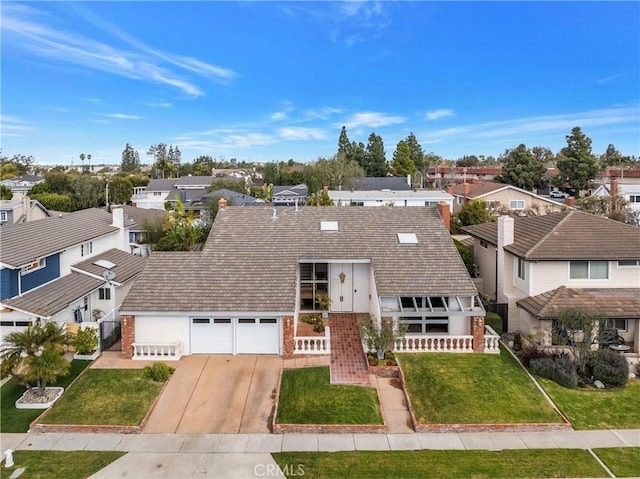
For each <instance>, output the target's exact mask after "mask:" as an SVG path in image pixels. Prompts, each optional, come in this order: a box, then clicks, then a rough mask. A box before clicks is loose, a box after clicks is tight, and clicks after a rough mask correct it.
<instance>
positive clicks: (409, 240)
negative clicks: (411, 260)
mask: <svg viewBox="0 0 640 479" xmlns="http://www.w3.org/2000/svg"><path fill="white" fill-rule="evenodd" d="M398 243H400V244H418V237H417V236H416V234H415V233H398Z"/></svg>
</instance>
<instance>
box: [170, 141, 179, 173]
mask: <svg viewBox="0 0 640 479" xmlns="http://www.w3.org/2000/svg"><path fill="white" fill-rule="evenodd" d="M167 159H168V160H169V164H170V165H172V167H171V169H172V171H175V172H176V173H177V172H179V171H180V163H181V162H182V153H180V149H179V148H178V147H177V146H176V147H173V146H169V152H168V153H167Z"/></svg>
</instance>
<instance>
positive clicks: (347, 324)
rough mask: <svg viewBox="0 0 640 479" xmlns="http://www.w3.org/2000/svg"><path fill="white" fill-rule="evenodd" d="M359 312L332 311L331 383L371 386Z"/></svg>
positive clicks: (330, 322)
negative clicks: (361, 335)
mask: <svg viewBox="0 0 640 479" xmlns="http://www.w3.org/2000/svg"><path fill="white" fill-rule="evenodd" d="M359 317H360V315H358V314H346V313H332V314H331V315H330V317H329V324H330V325H331V365H330V368H329V370H330V377H331V384H352V385H357V386H368V387H369V386H371V383H370V381H369V369H368V367H367V362H366V359H365V356H364V352H363V350H362V341H361V339H360V328H359V327H358V319H359Z"/></svg>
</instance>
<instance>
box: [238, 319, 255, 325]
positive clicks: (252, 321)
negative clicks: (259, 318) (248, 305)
mask: <svg viewBox="0 0 640 479" xmlns="http://www.w3.org/2000/svg"><path fill="white" fill-rule="evenodd" d="M238 324H256V320H255V319H253V318H240V319H238Z"/></svg>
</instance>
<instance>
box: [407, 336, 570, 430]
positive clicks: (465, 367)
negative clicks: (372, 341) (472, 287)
mask: <svg viewBox="0 0 640 479" xmlns="http://www.w3.org/2000/svg"><path fill="white" fill-rule="evenodd" d="M398 356H399V357H400V363H401V365H402V369H403V370H404V374H405V377H406V381H407V389H408V392H409V397H410V399H411V404H412V406H413V410H414V413H415V415H416V419H417V420H418V422H419V423H423V424H492V423H497V424H502V423H558V422H562V419H561V418H560V416H559V415H558V414H557V413H556V412H555V411H554V410H553V408H552V407H551V405H550V404H549V403H548V402H547V400H546V399H545V398H544V396H543V395H542V394H541V393H540V391H539V390H538V389H537V388H536V386H535V384H534V383H533V382H532V381H531V379H530V378H529V376H527V374H526V373H525V371H524V370H523V369H522V367H521V366H520V365H519V363H518V362H517V361H516V360H515V359H514V358H513V357H512V356H511V355H510V354H508V353H507V352H506V351H505V350H504V349H503V348H502V347H501V352H500V354H499V355H498V354H450V353H413V354H410V353H405V354H399V355H398Z"/></svg>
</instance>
